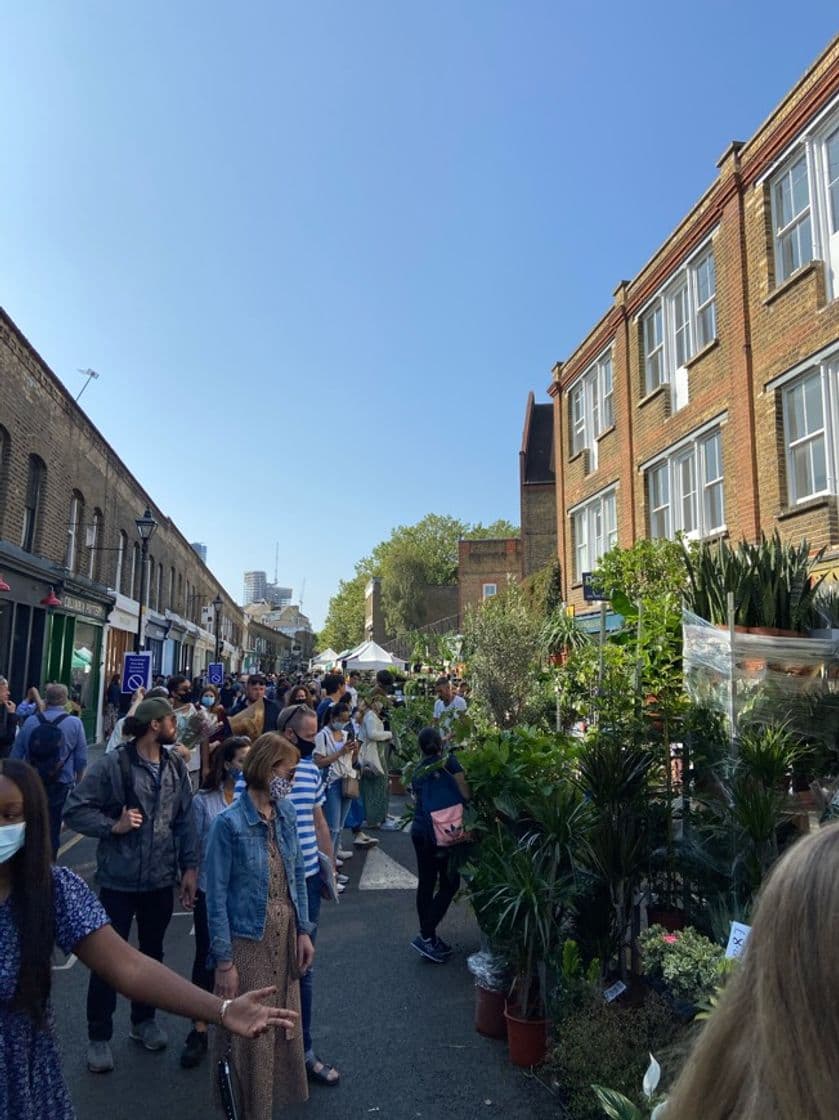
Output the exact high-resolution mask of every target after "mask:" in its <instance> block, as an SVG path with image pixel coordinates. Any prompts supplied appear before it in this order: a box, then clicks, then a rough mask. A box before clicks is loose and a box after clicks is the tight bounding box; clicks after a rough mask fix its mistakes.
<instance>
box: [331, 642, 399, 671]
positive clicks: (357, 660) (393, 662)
mask: <svg viewBox="0 0 839 1120" xmlns="http://www.w3.org/2000/svg"><path fill="white" fill-rule="evenodd" d="M406 664H407V662H406V661H402V660H400V658H398V657H394V656H393V654H392V653H388V651H387V650H386V649H382V647H381V646H380V645H377V643H376V642H372V641H371V642H362V644H361V645H360V646H358V648H357V649H354V650H352V651H351V652H350V654H349V656H348V657H347V658H346V662H345V668H346V669H347V671H349V670H350V669H359V670H361V671H362V672H364V671H365V670H372V671H373V672H375V671H376V670H378V669H404V668H405V666H406Z"/></svg>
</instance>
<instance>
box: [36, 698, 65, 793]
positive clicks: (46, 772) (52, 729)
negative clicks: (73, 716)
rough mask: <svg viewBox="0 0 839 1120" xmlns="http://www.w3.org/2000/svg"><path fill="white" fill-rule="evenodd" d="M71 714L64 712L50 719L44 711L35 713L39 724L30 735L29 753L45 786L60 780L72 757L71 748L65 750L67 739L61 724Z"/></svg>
mask: <svg viewBox="0 0 839 1120" xmlns="http://www.w3.org/2000/svg"><path fill="white" fill-rule="evenodd" d="M69 714H70V713H69V712H62V714H61V715H60V716H58V717H57V718H56V719H53V720H49V719H47V717H46V716H45V715H44V713H43V712H36V713H35V718H36V719H37V720H38V725H37V727H35V728H34V730H33V731H32V734H31V735H30V736H29V746H28V750H27V754H28V756H29V759H28V760H29V762H30V764H31V765H32V766H34V767H35V769H36V770H37V771H38V774H39V775H40V778H41V781H42V782H43V783H44V785H45V786H51V785H53V784H54V783H55V782H57V781H58V779H59V777H60V776H61V771H62V770H63V769H64V764H65V762H66V761H67V759H68V758H69V757H70V751H69V749H68V750H66V751H64V747H65V744H66V742H67V740H66V739H65V738H64V732H63V731H62V730H61V727H60V726H59V724H62V723H63V722H64V720H65V719H67V718H68V716H69Z"/></svg>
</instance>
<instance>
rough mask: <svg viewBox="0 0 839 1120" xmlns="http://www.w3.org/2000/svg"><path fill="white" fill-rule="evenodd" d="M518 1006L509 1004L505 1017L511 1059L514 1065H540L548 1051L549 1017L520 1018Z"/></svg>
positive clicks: (505, 1010)
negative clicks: (517, 1012)
mask: <svg viewBox="0 0 839 1120" xmlns="http://www.w3.org/2000/svg"><path fill="white" fill-rule="evenodd" d="M516 1011H518V1008H517V1007H513V1008H511V1006H510V1004H507V1005H506V1006H505V1008H504V1018H505V1019H506V1020H507V1042H508V1044H509V1050H510V1061H511V1062H512V1063H513V1065H514V1066H524V1067H526V1068H529V1067H531V1066H538V1065H541V1064H542V1062H544V1060H545V1057H546V1056H547V1053H548V1026H549V1022H548V1020H547V1019H520V1018H519V1016H518V1015H517V1014H516Z"/></svg>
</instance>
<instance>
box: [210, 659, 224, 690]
mask: <svg viewBox="0 0 839 1120" xmlns="http://www.w3.org/2000/svg"><path fill="white" fill-rule="evenodd" d="M207 684H214V685H217V686H218V687H219V688H221V686H222V685H223V684H224V663H223V662H221V661H211V662H210V664H209V665H208V666H207Z"/></svg>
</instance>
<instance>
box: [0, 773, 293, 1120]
mask: <svg viewBox="0 0 839 1120" xmlns="http://www.w3.org/2000/svg"><path fill="white" fill-rule="evenodd" d="M54 945H58V946H60V948H61V949H62V950H63V951H64V952H65V953H75V955H76V956H77V957H78V958H79V960H80V961H81V962H82V963H83V964H85V965H87V967H88V968H90V969H93V970H94V971H95V972H97V973H98V974H99V975H100V976H102V978H103V979H104V980H107V982H108V983H109V984H111V985H112V986H113V987H114V988H116V989H117V991H119V992H121V993H122V994H123V995H124V996H128V997H129V998H130V999H135V1000H142V1001H143V1002H144V1003H149V1004H153V1005H154V1006H155V1007H160V1008H163V1009H164V1010H166V1011H174V1012H175V1013H176V1014H178V1015H184V1016H187V1017H188V1018H193V1019H203V1020H204V1021H206V1022H214V1023H219V1022H223V1023H224V1027H225V1031H229V1032H235V1033H236V1034H237V1035H240V1036H243V1037H246V1038H254V1037H256V1036H263V1035H265V1037H264V1038H261V1041H265V1038H270V1035H273V1034H274V1031H273V1030H269V1028H271V1027H275V1026H276V1027H279V1028H281V1030H278V1031H277V1033H278V1034H283V1033H284V1030H285V1029H291V1028H293V1029H297V1030H299V1027H297V1026H296V1024H297V1017H296V1015H294V1014H293V1013H291V1012H289V1011H287V1010H285V1009H283V1008H281V1007H278V1006H277V1001H276V999H273V998H270V997H272V996H273V995H274V988H273V987H271V988H268V987H266V988H265V990H263V991H261V992H250V993H249V994H248V995H243V996H239V997H238V998H237V999H234V1000H233V1002H232V1003H226V1001H224V1000H221V999H219V998H218V996H215V995H211V994H210V993H209V992H204V991H202V990H201V989H200V988H196V987H194V985H192V984H190V983H189V981H188V980H184V978H183V977H181V976H178V975H177V974H176V973H174V972H172V971H171V970H170V969H168V968H166V967H165V965H162V964H160V963H159V962H158V961H155V960H152V958H151V957H147V956H145V955H144V954H143V953H140V952H138V950H137V949H135V948H134V947H133V946H131V945H129V944H128V942H127V941H124V940H123V939H122V938H121V937H119V936H118V935H117V934H116V933H115V932H114V930H113V929H112V927H111V924H110V919H109V917H108V915H107V914H106V913H105V911H104V910H103V908H102V905H101V904H100V902H99V899H98V898H97V897H96V895H95V894H94V893H93V892H92V891H91V889H90V888H89V887H88V885H87V884H86V883H85V881H84V880H83V879H80V878H79V876H78V875H76V874H75V873H74V872H73V871H71V870H70V868H69V867H54V866H53V865H52V846H51V844H50V841H49V810H48V808H47V798H46V794H45V793H44V786H43V783H42V782H41V779H40V778H39V777H38V774H37V772H36V771H35V770H34V769H33V768H32V767H31V766H30V765H29V764H28V763H27V762H22V761H20V760H19V759H0V1116H3V1117H9V1118H10V1120H11V1118H14V1120H44V1118H45V1117H49V1120H74V1117H75V1115H76V1114H75V1112H74V1110H73V1105H72V1102H71V1100H70V1094H69V1092H68V1090H67V1085H66V1084H65V1081H64V1077H63V1075H62V1072H61V1055H60V1052H59V1049H58V1043H57V1041H56V1038H55V1031H54V1025H53V1013H52V1006H51V1001H50V987H51V982H52V967H51V966H52V952H53V946H54ZM265 1032H267V1034H265Z"/></svg>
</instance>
